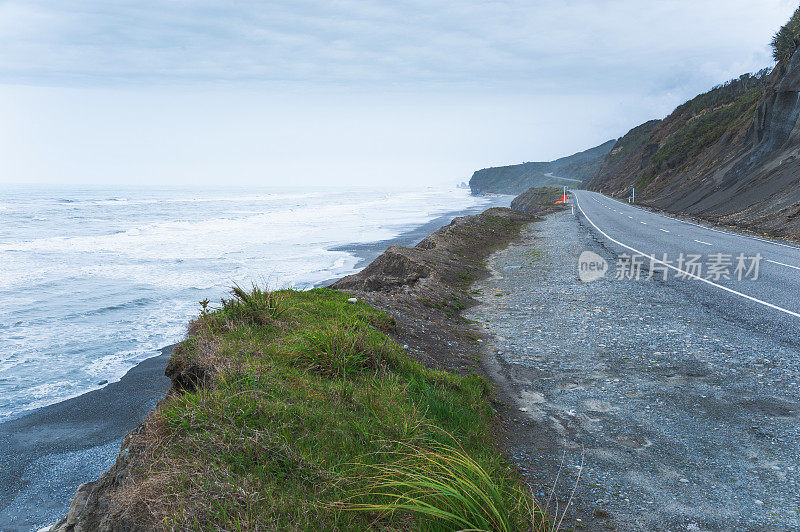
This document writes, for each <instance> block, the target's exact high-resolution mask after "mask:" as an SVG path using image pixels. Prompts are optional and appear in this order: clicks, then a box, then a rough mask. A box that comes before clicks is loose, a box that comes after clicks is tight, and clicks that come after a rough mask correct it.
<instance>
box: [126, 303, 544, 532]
mask: <svg viewBox="0 0 800 532" xmlns="http://www.w3.org/2000/svg"><path fill="white" fill-rule="evenodd" d="M347 298H348V296H347V295H345V294H343V293H341V292H337V291H333V290H327V289H316V290H310V291H305V292H299V291H293V290H282V291H276V292H268V291H266V290H259V289H257V288H254V289H253V290H252V291H250V292H245V291H242V290H241V289H239V290H237V289H236V288H235V289H234V292H233V297H232V298H231V299H229V300H226V301H225V302H223V304H222V305H221V306H220V307H219V308H216V309H211V310H208V309H206V310H204V312H202V313H201V315H200V317H199V318H197V319H196V320H195V321H194V322H193V324H192V326H191V329H190V333H189V336H188V337H187V339H186V341H184V342H183V343H182V344H181V345H180V346H179V348H178V349H177V350H176V354H175V355H174V356H176V357H180V358H181V360H182V362H184V363H185V364H193V363H196V364H201V365H204V366H209V365H211V366H213V368H212V369H213V371H209V372H207V375H209V377H208V378H207V379H206V380H205V381H204V384H203V386H200V387H198V388H196V389H192V390H188V391H186V392H185V393H182V394H180V395H174V396H172V397H170V398H169V399H168V400H166V401H165V402H163V403H162V404H161V405H160V407H159V408H158V409H157V410H156V412H155V413H154V414H153V415H152V416H151V417H150V418H149V419H148V421H147V422H146V424H145V427H144V429H143V430H142V431H140V433H139V434H138V435H137V436H135V437H134V441H133V442H132V445H135V446H142V447H141V448H142V449H144V451H143V452H142V454H141V456H140V457H139V458H137V460H136V461H135V462H134V463H133V464H132V465H131V472H132V476H133V478H134V479H135V481H134V482H133V483H131V484H130V485H128V486H127V487H126V488H125V489H124V490H123V492H122V493H121V495H120V501H121V503H122V504H123V505H125V506H126V507H127V509H128V511H129V512H131V513H132V514H134V515H137V516H138V517H137V518H138V519H141V520H142V521H141V522H143V523H149V524H150V525H151V526H152V527H155V528H161V529H170V530H188V529H209V530H210V529H214V530H275V529H279V530H365V529H377V530H409V529H415V530H417V529H429V530H452V529H453V527H454V526H456V527H458V528H465V527H463V526H461V524H465V523H472V524H476V525H477V526H478V527H483V529H492V530H527V529H531V527H532V520H531V519H532V515H533V513H532V508H533V506H532V504H530V503H529V502H528V501H529V499H528V498H527V497H526V495H525V491H524V490H523V489H522V488H521V486H520V485H519V484H518V482H517V480H516V479H515V477H514V476H513V475H512V474H511V472H510V471H509V469H508V467H507V466H506V464H504V463H503V462H502V461H501V459H500V458H499V456H498V454H497V452H496V451H495V450H494V449H493V448H492V439H491V434H490V426H491V423H492V409H491V405H490V402H489V400H488V396H489V392H490V389H489V385H488V384H487V383H486V382H485V381H484V380H483V379H482V378H480V377H479V376H477V375H474V374H473V375H466V376H459V375H455V374H451V373H446V372H441V371H432V370H430V369H428V368H426V367H424V366H422V365H420V364H419V363H417V362H415V361H414V360H412V359H411V358H410V357H408V356H407V354H406V353H405V352H404V351H403V349H402V348H400V347H399V346H398V345H397V344H396V343H395V342H394V341H393V340H392V339H391V338H390V337H389V336H387V334H386V333H387V332H389V331H391V330H392V328H393V327H394V321H393V319H392V318H391V317H390V316H388V315H386V314H384V313H383V312H380V311H377V310H375V309H373V308H371V307H369V306H367V305H365V304H364V303H362V302H358V303H355V304H353V303H349V302H347ZM455 442H457V443H455ZM390 473H391V474H395V475H400V476H399V477H397V480H399V482H397V483H395V484H393V485H391V486H390V485H389V484H387V482H389V480H390V479H391V476H390ZM423 476H425V477H427V478H428V479H429V480H430V482H431V484H430V485H429V486H424V485H423V483H422V481H423ZM422 489H426V490H428V491H427V492H426V494H425V496H424V497H418V496H417V495H415V494H416V493H417V492H419V490H422ZM416 499H420V500H424V501H426V504H429V505H430V506H431V507H433V506H438V507H441V508H442V509H443V510H442V511H441V512H440V513H438V514H436V513H434V512H433V511H430V512H427V513H426V512H422V511H419V510H418V509H417V508H415V507H412V506H411V504H410V501H412V500H416ZM392 500H403V501H406V504H404V505H401V506H397V505H395V507H392V508H391V509H390V508H389V507H388V506H386V505H387V504H389V503H391V501H392ZM344 501H350V502H357V503H358V504H361V505H362V507H361V508H360V511H357V512H355V511H349V510H347V509H345V506H346V504H344ZM537 515H538V514H537ZM459 523H461V524H459ZM473 528H474V527H473Z"/></svg>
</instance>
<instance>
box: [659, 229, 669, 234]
mask: <svg viewBox="0 0 800 532" xmlns="http://www.w3.org/2000/svg"><path fill="white" fill-rule="evenodd" d="M658 230H659V231H664V232H665V233H669V231H667V230H666V229H661V228H659V229H658Z"/></svg>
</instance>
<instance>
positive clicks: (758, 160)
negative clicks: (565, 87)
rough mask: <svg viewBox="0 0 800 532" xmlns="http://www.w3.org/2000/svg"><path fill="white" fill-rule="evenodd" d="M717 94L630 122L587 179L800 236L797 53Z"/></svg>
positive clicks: (649, 201) (680, 209) (676, 208)
mask: <svg viewBox="0 0 800 532" xmlns="http://www.w3.org/2000/svg"><path fill="white" fill-rule="evenodd" d="M742 79H744V78H742ZM707 94H713V91H712V92H710V93H707ZM704 96H707V95H701V96H699V97H698V98H697V99H695V100H699V99H701V98H703V97H704ZM720 98H721V99H722V101H721V102H719V103H717V102H715V103H714V104H711V105H707V106H705V107H702V106H701V105H695V106H694V108H693V106H692V105H690V104H692V102H695V100H692V101H690V102H687V104H684V106H681V107H679V108H678V109H676V111H675V112H674V113H673V114H672V115H670V116H669V117H667V118H666V119H664V120H662V121H657V122H648V123H647V124H643V125H642V126H639V128H635V129H634V130H632V131H631V132H630V133H629V134H628V135H626V137H623V138H622V139H620V141H618V143H617V146H615V147H614V149H612V151H611V153H610V154H609V155H608V156H607V157H606V160H605V161H604V163H603V166H602V167H601V169H600V171H599V172H598V174H597V175H596V176H595V177H594V178H593V179H592V180H591V181H590V182H589V183H588V188H590V189H593V190H598V191H602V192H605V193H609V194H611V195H613V196H617V197H627V196H628V194H629V193H630V189H631V187H636V189H637V200H638V201H639V203H642V204H645V205H648V206H652V207H656V208H659V209H663V210H665V211H669V212H673V213H682V214H689V215H693V216H698V217H701V218H705V219H708V220H711V221H714V222H718V223H723V224H728V225H734V226H739V227H743V228H747V229H751V230H756V231H759V232H763V233H767V234H771V235H775V236H786V237H792V238H800V186H798V185H800V159H798V153H800V53H795V54H794V56H793V57H792V59H791V61H789V63H788V64H787V65H778V66H777V67H776V68H775V69H774V70H773V71H772V72H771V73H770V74H769V75H767V76H764V77H761V78H748V79H746V80H745V81H744V82H743V83H742V84H741V86H739V85H737V86H736V87H734V88H733V89H731V91H730V94H727V95H724V98H723V97H722V96H721V97H720ZM637 130H638V131H637ZM647 130H649V131H647ZM710 138H711V139H713V141H709V140H708V139H710ZM676 146H677V148H676ZM623 150H627V152H626V154H625V156H624V157H621V158H620V157H617V160H614V157H615V155H618V154H620V152H622V151H623ZM680 150H683V151H680ZM676 152H678V153H679V155H680V154H682V155H683V156H684V157H683V159H681V157H680V156H675V153H676ZM670 157H671V158H670Z"/></svg>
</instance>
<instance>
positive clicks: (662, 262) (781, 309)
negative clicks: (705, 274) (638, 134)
mask: <svg viewBox="0 0 800 532" xmlns="http://www.w3.org/2000/svg"><path fill="white" fill-rule="evenodd" d="M573 195H574V194H573ZM574 196H575V203H576V204H577V205H578V209H579V210H580V211H581V213H582V214H583V216H584V217H585V218H586V221H587V222H589V223H590V224H592V227H594V228H595V229H597V231H598V232H599V233H600V234H601V235H603V236H604V237H606V238H607V239H609V240H610V241H612V242H614V243H615V244H617V245H620V246H622V247H624V248H625V249H629V250H631V251H633V252H634V253H638V254H639V255H642V256H643V257H648V258H649V259H650V260H652V261H653V262H657V263H659V264H662V265H664V266H667V267H668V268H671V269H673V270H675V271H677V272H681V273H682V274H684V275H685V276H687V277H691V278H692V279H696V280H698V281H702V282H704V283H706V284H708V285H711V286H714V287H716V288H719V289H720V290H725V291H726V292H729V293H731V294H734V295H737V296H739V297H743V298H745V299H749V300H750V301H753V302H755V303H759V304H761V305H764V306H765V307H769V308H772V309H775V310H779V311H781V312H785V313H786V314H789V315H790V316H794V317H795V318H800V313H797V312H792V311H791V310H788V309H785V308H783V307H779V306H778V305H773V304H772V303H768V302H766V301H762V300H760V299H758V298H755V297H753V296H748V295H747V294H743V293H741V292H737V291H736V290H734V289H733V288H728V287H727V286H722V285H721V284H717V283H715V282H713V281H709V280H708V279H703V278H702V277H700V276H698V275H694V274H693V273H689V272H687V271H684V270H681V269H680V268H676V267H675V266H673V265H672V264H668V263H666V262H664V261H663V260H658V259H656V258H655V257H652V256H650V255H646V254H644V253H642V252H641V251H639V250H638V249H636V248H632V247H630V246H628V245H626V244H623V243H622V242H620V241H619V240H615V239H613V238H611V237H610V236H608V235H607V234H606V233H605V232H604V231H603V230H602V229H600V228H599V227H597V225H596V224H595V223H594V222H593V221H592V219H591V218H589V217H588V216H586V213H585V212H583V208H581V202H580V200H578V196H577V195H574Z"/></svg>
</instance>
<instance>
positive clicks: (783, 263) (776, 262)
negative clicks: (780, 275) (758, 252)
mask: <svg viewBox="0 0 800 532" xmlns="http://www.w3.org/2000/svg"><path fill="white" fill-rule="evenodd" d="M765 260H766V261H767V262H771V263H772V264H780V265H781V266H786V267H787V268H794V269H795V270H800V266H792V265H791V264H786V263H785V262H778V261H777V260H769V259H765Z"/></svg>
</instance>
